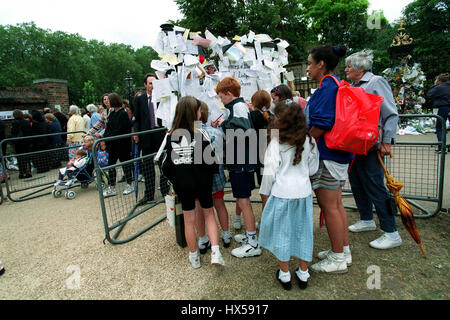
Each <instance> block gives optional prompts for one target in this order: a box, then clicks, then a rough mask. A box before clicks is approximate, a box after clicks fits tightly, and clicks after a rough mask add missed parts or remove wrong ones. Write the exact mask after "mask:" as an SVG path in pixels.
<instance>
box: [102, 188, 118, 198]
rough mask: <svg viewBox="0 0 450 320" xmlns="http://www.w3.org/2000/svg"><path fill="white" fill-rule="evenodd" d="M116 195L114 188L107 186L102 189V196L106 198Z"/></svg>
mask: <svg viewBox="0 0 450 320" xmlns="http://www.w3.org/2000/svg"><path fill="white" fill-rule="evenodd" d="M115 195H117V191H116V188H111V187H108V189H106V190H105V191H103V197H104V198H108V197H112V196H115Z"/></svg>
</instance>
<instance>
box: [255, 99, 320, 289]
mask: <svg viewBox="0 0 450 320" xmlns="http://www.w3.org/2000/svg"><path fill="white" fill-rule="evenodd" d="M270 131H271V141H270V143H269V145H268V147H267V150H266V153H265V157H264V175H263V180H262V184H261V188H260V190H259V192H260V193H261V194H264V195H267V196H269V200H268V201H267V203H266V205H265V207H264V211H263V213H262V218H261V226H260V234H259V241H260V245H261V246H262V247H264V248H266V249H267V250H269V251H270V252H272V253H273V254H274V255H275V256H276V257H277V259H278V260H279V264H280V269H279V270H277V272H276V277H277V279H278V281H279V282H280V283H281V285H282V286H283V288H284V289H286V290H290V289H291V287H292V285H291V274H290V272H289V260H290V258H291V257H297V258H299V259H300V266H299V268H298V269H297V270H296V272H295V274H296V276H297V279H298V280H299V286H300V288H301V289H305V288H306V286H307V283H308V278H309V273H308V263H309V262H311V261H312V253H313V199H312V188H311V182H310V180H309V177H310V176H311V175H313V174H314V173H315V172H316V171H317V169H318V168H319V152H318V150H317V146H316V144H315V140H314V138H312V137H311V136H310V135H309V134H308V133H307V131H306V120H305V115H304V114H303V111H302V109H301V107H300V105H299V104H298V103H295V102H292V100H283V101H281V102H279V103H278V104H277V105H276V107H275V121H274V123H273V125H272V126H271V130H270Z"/></svg>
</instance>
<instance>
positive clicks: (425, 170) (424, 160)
mask: <svg viewBox="0 0 450 320" xmlns="http://www.w3.org/2000/svg"><path fill="white" fill-rule="evenodd" d="M430 119H435V120H436V121H440V122H441V124H442V125H441V128H442V142H441V143H439V142H437V139H436V137H435V135H433V136H432V138H431V139H432V140H430V141H414V142H399V141H397V142H396V143H395V145H393V146H392V147H391V150H392V153H393V158H390V157H389V156H386V157H385V165H386V168H387V169H388V170H389V172H390V174H391V175H392V176H393V177H394V178H395V180H396V181H401V182H403V188H402V189H401V190H400V195H401V196H402V197H404V198H405V199H406V200H407V201H408V202H409V203H410V205H411V206H412V209H413V213H414V217H416V218H429V217H431V216H434V215H435V214H437V213H438V212H439V211H440V210H441V209H442V201H443V191H444V190H443V189H444V178H445V152H441V153H438V152H436V150H437V149H438V148H440V149H441V150H443V151H445V149H446V134H447V130H446V125H445V123H446V120H444V119H443V118H442V117H440V116H438V115H400V123H402V122H405V121H407V120H416V122H417V123H418V124H420V122H423V121H426V120H430ZM433 123H434V121H433ZM343 193H345V196H352V193H351V188H350V184H349V182H348V181H347V183H346V185H345V186H344V188H343ZM346 208H349V209H356V207H355V206H346ZM397 215H398V213H397Z"/></svg>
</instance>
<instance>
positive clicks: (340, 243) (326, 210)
mask: <svg viewBox="0 0 450 320" xmlns="http://www.w3.org/2000/svg"><path fill="white" fill-rule="evenodd" d="M345 53H346V48H345V47H339V46H329V45H325V46H317V47H314V48H313V49H312V50H311V51H310V54H309V56H308V67H307V69H306V72H307V73H308V76H309V77H310V78H311V79H312V80H316V81H321V80H322V84H321V86H320V88H318V89H317V90H316V91H315V92H314V94H313V95H312V96H311V98H310V99H309V101H308V104H307V106H306V108H305V114H306V115H308V117H309V121H307V123H308V132H309V134H310V135H311V136H312V137H314V138H315V139H316V142H317V147H318V149H319V156H320V163H319V170H318V171H317V173H316V174H314V175H313V176H312V177H311V183H312V188H313V190H314V192H315V194H316V197H317V202H318V204H319V207H320V209H321V211H322V213H323V215H324V218H325V224H326V227H327V232H328V236H329V238H330V241H331V249H330V250H326V251H322V252H319V255H318V256H319V258H320V259H323V260H322V261H320V262H318V263H315V264H313V265H311V270H312V271H316V272H334V273H345V272H347V271H348V269H347V266H348V265H350V264H351V252H350V246H349V238H348V221H347V213H346V212H345V208H344V205H343V203H342V187H343V186H344V184H345V180H346V179H347V177H348V173H347V170H348V166H349V163H350V162H351V161H352V160H353V154H352V153H350V152H345V151H340V150H335V149H329V148H328V147H327V146H326V144H325V138H324V134H325V133H326V132H327V131H330V130H331V129H332V128H333V125H334V119H335V114H336V95H337V91H338V86H337V84H336V83H335V81H334V80H333V79H331V78H329V77H327V78H324V77H325V76H326V75H332V73H333V70H334V69H335V68H336V66H337V64H338V62H339V59H340V58H342V57H344V56H345ZM334 77H336V76H334ZM336 78H337V77H336ZM337 79H338V78H337Z"/></svg>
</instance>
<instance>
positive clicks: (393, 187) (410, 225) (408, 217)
mask: <svg viewBox="0 0 450 320" xmlns="http://www.w3.org/2000/svg"><path fill="white" fill-rule="evenodd" d="M391 158H392V153H391ZM378 160H379V161H380V163H381V166H382V167H383V170H384V175H385V177H386V187H387V188H388V189H389V190H390V191H391V192H392V194H393V195H394V197H395V203H396V205H397V207H398V209H399V211H400V217H401V219H402V222H403V225H404V226H405V229H406V231H408V233H409V234H410V235H411V237H412V238H413V239H414V241H415V242H416V243H417V244H418V245H419V247H420V250H421V251H422V254H423V255H424V257H426V254H425V251H424V250H423V247H422V241H421V239H420V235H419V230H418V229H417V226H416V221H415V219H414V215H413V213H412V209H411V206H410V205H409V203H408V202H407V201H406V200H405V198H403V197H402V196H400V194H399V192H400V190H401V189H402V188H403V183H402V182H401V181H395V179H394V177H392V176H391V175H390V173H389V171H388V170H387V169H386V166H385V165H384V162H383V159H382V158H381V155H380V152H378Z"/></svg>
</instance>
